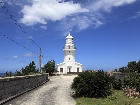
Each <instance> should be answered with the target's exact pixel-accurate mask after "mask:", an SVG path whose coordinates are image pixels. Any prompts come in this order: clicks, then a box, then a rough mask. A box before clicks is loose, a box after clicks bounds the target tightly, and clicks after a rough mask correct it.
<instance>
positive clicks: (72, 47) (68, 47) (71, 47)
mask: <svg viewBox="0 0 140 105" xmlns="http://www.w3.org/2000/svg"><path fill="white" fill-rule="evenodd" d="M63 49H76V47H75V46H65V47H63Z"/></svg>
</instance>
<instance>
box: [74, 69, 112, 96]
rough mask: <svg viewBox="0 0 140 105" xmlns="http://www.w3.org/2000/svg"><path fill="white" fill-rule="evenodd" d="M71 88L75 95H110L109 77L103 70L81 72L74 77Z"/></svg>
mask: <svg viewBox="0 0 140 105" xmlns="http://www.w3.org/2000/svg"><path fill="white" fill-rule="evenodd" d="M71 88H72V89H73V90H74V91H75V93H76V95H77V96H85V97H107V96H108V95H111V93H112V92H111V78H110V76H109V75H107V73H105V72H104V71H103V70H98V71H97V72H88V71H86V72H82V73H80V74H79V75H78V76H77V77H75V78H74V80H73V83H72V85H71Z"/></svg>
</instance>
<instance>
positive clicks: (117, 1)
mask: <svg viewBox="0 0 140 105" xmlns="http://www.w3.org/2000/svg"><path fill="white" fill-rule="evenodd" d="M135 1H136V0H96V1H95V2H92V3H91V5H90V6H89V8H90V9H92V10H93V11H99V10H102V11H106V12H110V11H111V9H112V7H118V6H123V5H125V4H130V3H133V2H135Z"/></svg>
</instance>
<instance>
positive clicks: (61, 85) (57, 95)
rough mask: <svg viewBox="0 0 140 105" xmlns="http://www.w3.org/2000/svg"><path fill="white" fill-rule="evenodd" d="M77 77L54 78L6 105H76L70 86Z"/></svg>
mask: <svg viewBox="0 0 140 105" xmlns="http://www.w3.org/2000/svg"><path fill="white" fill-rule="evenodd" d="M74 77H76V76H63V75H62V76H53V77H50V81H49V82H47V83H46V84H44V85H43V86H41V87H39V88H37V89H35V90H32V91H30V92H28V93H25V94H23V95H21V96H19V97H17V98H15V99H14V100H11V101H10V102H8V103H6V104H4V105H76V102H75V100H74V99H73V98H72V97H71V95H70V94H71V91H70V85H71V83H72V81H73V79H74Z"/></svg>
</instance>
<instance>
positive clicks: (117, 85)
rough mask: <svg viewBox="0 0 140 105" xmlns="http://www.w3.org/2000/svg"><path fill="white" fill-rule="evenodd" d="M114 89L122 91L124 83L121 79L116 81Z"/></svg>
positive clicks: (113, 83) (113, 84)
mask: <svg viewBox="0 0 140 105" xmlns="http://www.w3.org/2000/svg"><path fill="white" fill-rule="evenodd" d="M112 87H113V89H116V90H122V87H123V81H121V80H120V79H115V80H114V81H113V82H112Z"/></svg>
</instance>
